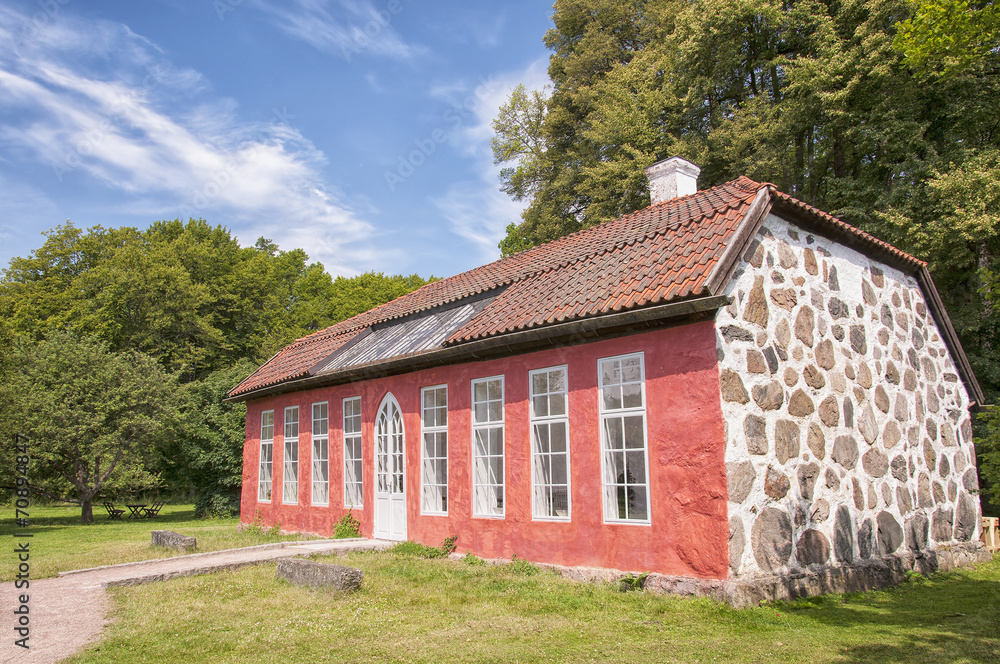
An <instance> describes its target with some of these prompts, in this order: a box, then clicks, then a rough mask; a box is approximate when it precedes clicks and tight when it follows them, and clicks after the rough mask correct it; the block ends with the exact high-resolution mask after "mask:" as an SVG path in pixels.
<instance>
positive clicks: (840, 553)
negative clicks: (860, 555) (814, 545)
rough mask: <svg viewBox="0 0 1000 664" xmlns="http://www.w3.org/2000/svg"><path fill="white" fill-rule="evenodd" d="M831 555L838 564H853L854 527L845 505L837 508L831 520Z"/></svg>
mask: <svg viewBox="0 0 1000 664" xmlns="http://www.w3.org/2000/svg"><path fill="white" fill-rule="evenodd" d="M833 554H834V556H835V557H836V559H837V561H838V562H842V563H853V562H854V525H853V523H852V522H851V510H849V509H848V508H847V506H846V505H841V506H840V507H838V508H837V516H835V517H834V520H833Z"/></svg>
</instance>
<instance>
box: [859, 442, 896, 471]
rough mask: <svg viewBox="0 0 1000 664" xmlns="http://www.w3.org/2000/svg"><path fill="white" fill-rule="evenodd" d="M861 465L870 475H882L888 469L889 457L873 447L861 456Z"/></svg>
mask: <svg viewBox="0 0 1000 664" xmlns="http://www.w3.org/2000/svg"><path fill="white" fill-rule="evenodd" d="M861 467H862V468H864V469H865V472H866V473H868V475H869V476H871V477H884V476H885V474H886V472H888V470H889V459H888V457H886V455H885V454H883V453H882V452H880V451H879V450H878V448H876V447H873V448H871V449H870V450H868V451H867V452H865V453H864V456H862V457H861Z"/></svg>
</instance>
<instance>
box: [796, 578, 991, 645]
mask: <svg viewBox="0 0 1000 664" xmlns="http://www.w3.org/2000/svg"><path fill="white" fill-rule="evenodd" d="M997 578H1000V561H997V560H994V561H993V562H991V563H984V564H982V565H980V566H978V568H977V569H974V570H961V571H956V572H951V573H947V574H933V575H931V576H930V577H919V576H918V577H915V578H913V579H912V580H910V581H908V582H905V583H903V584H901V585H899V586H896V587H895V588H890V589H887V590H885V591H881V592H872V593H861V594H853V595H832V596H824V597H817V598H810V599H804V600H799V601H797V602H793V603H790V604H784V605H783V606H782V609H781V610H783V611H787V612H788V613H789V614H791V615H796V616H800V617H802V618H805V619H811V620H813V621H815V622H816V623H818V624H821V625H825V626H828V627H835V628H840V629H859V630H864V631H865V632H866V633H868V634H870V635H872V637H873V638H872V639H866V641H868V643H866V644H865V645H851V646H846V647H845V648H844V649H843V650H842V651H841V654H840V656H839V657H837V658H836V659H834V660H832V661H834V662H843V663H858V664H860V663H874V662H879V663H887V662H888V663H893V662H907V663H908V664H909V663H911V662H952V661H960V662H990V663H991V664H996V662H1000V582H998V581H996V580H993V579H997ZM880 635H884V641H883V642H881V643H879V642H878V641H879V636H880Z"/></svg>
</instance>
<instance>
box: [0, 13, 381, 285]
mask: <svg viewBox="0 0 1000 664" xmlns="http://www.w3.org/2000/svg"><path fill="white" fill-rule="evenodd" d="M25 25H30V22H29V20H28V18H27V17H25V16H23V15H19V14H17V13H16V12H14V11H13V10H10V9H5V8H0V113H3V114H4V115H7V116H9V117H10V120H9V121H8V120H5V122H4V124H3V125H2V126H0V146H3V145H7V146H8V148H16V149H17V150H18V152H19V154H21V155H28V156H29V157H30V158H33V159H35V160H37V161H40V162H42V163H45V164H48V165H49V166H51V168H52V177H53V178H55V179H60V180H62V179H65V178H90V179H92V180H93V181H96V182H97V183H99V184H100V185H102V186H103V187H104V188H106V189H107V190H108V191H117V192H119V193H120V194H125V195H127V196H129V197H131V200H133V201H142V203H143V205H148V206H151V207H156V208H158V209H161V210H162V214H161V215H159V216H160V217H168V218H172V217H174V216H181V217H186V216H206V217H208V216H210V215H211V214H216V213H218V214H221V216H224V217H225V218H227V219H232V220H234V221H235V223H233V224H231V225H232V226H233V227H234V230H236V231H237V232H238V233H245V232H246V231H248V230H252V231H253V232H255V233H259V234H261V235H266V236H268V237H270V238H272V239H274V240H275V241H277V242H278V243H279V245H282V246H293V247H298V246H301V247H303V248H305V249H306V251H307V252H309V253H310V255H311V256H312V257H313V258H315V259H319V260H322V261H323V262H324V263H325V264H326V265H327V266H328V267H330V268H331V269H334V270H337V271H339V272H343V273H352V272H355V271H357V269H359V268H360V267H362V266H363V265H364V263H357V262H356V261H354V260H347V259H346V257H347V256H348V253H347V252H346V250H345V246H346V245H349V244H351V243H358V244H361V245H366V244H367V242H368V241H370V240H371V237H372V234H373V229H372V228H371V226H370V225H369V224H367V223H366V222H365V221H364V220H363V219H361V218H360V216H359V214H358V213H357V212H356V211H355V210H354V209H353V207H352V206H351V205H350V204H348V203H347V202H345V198H344V196H343V194H342V193H341V192H339V191H337V190H336V189H335V188H334V187H332V186H330V185H329V184H328V183H326V182H325V181H324V178H323V177H322V175H321V168H322V167H323V166H324V165H325V163H326V158H325V156H324V154H323V153H322V151H320V150H318V149H317V148H316V147H315V146H314V145H313V144H312V143H311V142H310V141H309V140H308V138H306V137H305V136H303V135H302V134H301V133H300V132H299V131H298V130H297V129H296V128H295V127H294V116H293V115H291V114H290V113H289V112H288V111H287V110H285V109H283V108H276V109H275V110H274V113H273V116H272V117H271V118H268V119H266V120H264V119H261V120H259V121H247V120H243V119H240V118H239V117H238V115H237V107H236V104H235V102H233V101H232V100H229V99H218V98H211V97H210V95H209V93H208V92H207V87H208V86H207V84H206V83H205V81H204V80H203V79H202V77H201V75H200V74H199V73H198V72H195V71H192V70H189V69H181V68H176V67H174V66H173V65H172V64H171V63H170V62H169V61H167V60H166V59H165V58H164V56H163V54H162V53H161V52H160V50H159V49H158V48H157V47H156V46H155V45H154V44H151V43H150V42H149V41H147V40H146V39H144V38H142V37H140V36H138V35H136V34H134V33H133V32H131V31H130V30H129V29H128V28H127V27H125V26H122V25H117V24H113V23H109V22H101V21H86V20H83V19H69V18H65V17H62V16H56V17H53V18H52V20H51V21H49V22H48V23H47V24H46V25H45V26H43V27H40V28H37V29H34V30H32V31H31V32H30V33H29V32H26V31H25V29H24V27H23V26H25ZM123 54H125V57H123ZM11 110H16V111H18V112H16V113H13V112H11V113H5V112H4V111H11ZM152 220H153V219H150V221H152ZM243 239H244V241H249V242H252V241H253V239H254V238H243ZM289 242H290V244H288V243H289ZM363 254H364V250H363V249H362V250H361V252H360V253H359V252H352V255H353V256H359V255H363Z"/></svg>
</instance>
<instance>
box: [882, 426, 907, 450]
mask: <svg viewBox="0 0 1000 664" xmlns="http://www.w3.org/2000/svg"><path fill="white" fill-rule="evenodd" d="M902 438H903V432H902V431H900V430H899V425H898V424H896V420H889V421H888V422H886V423H885V428H884V429H882V444H883V445H885V449H887V450H891V449H892V448H894V447H895V446H896V445H897V444H898V443H899V441H900V440H901V439H902Z"/></svg>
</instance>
